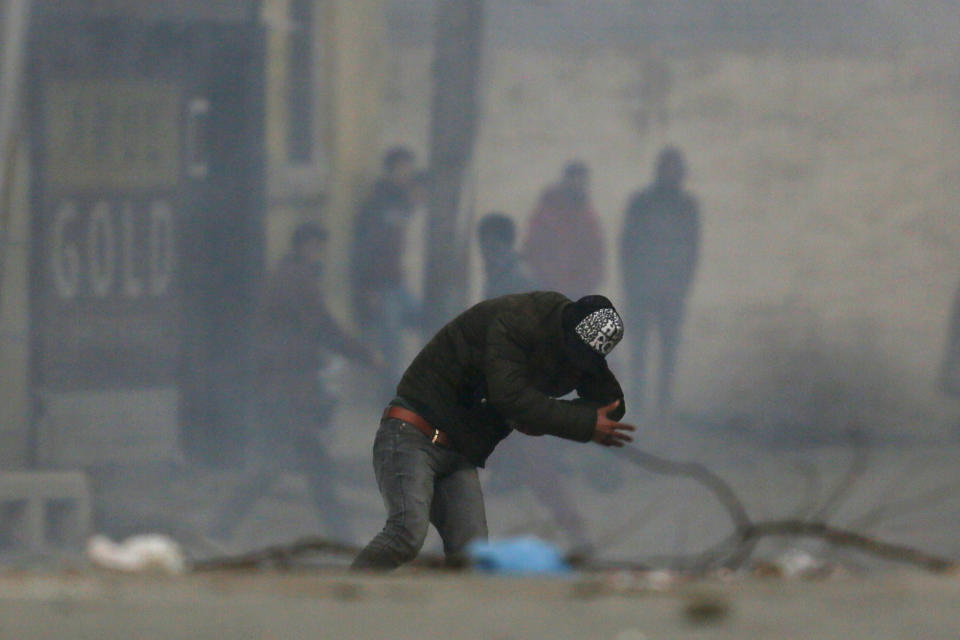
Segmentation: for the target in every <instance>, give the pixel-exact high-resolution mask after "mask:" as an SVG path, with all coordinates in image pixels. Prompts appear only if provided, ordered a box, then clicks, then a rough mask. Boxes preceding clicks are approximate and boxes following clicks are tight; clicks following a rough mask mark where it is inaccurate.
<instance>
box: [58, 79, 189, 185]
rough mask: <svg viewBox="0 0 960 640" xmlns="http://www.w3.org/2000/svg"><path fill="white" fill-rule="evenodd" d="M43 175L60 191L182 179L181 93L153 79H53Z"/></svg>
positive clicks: (148, 183) (150, 183) (152, 183)
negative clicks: (63, 80)
mask: <svg viewBox="0 0 960 640" xmlns="http://www.w3.org/2000/svg"><path fill="white" fill-rule="evenodd" d="M43 108H44V115H45V118H44V120H45V124H46V156H47V165H46V171H47V176H48V184H49V185H50V186H51V187H53V188H59V189H108V190H109V189H120V190H129V189H163V188H171V187H174V186H175V185H176V184H177V182H178V180H179V177H180V122H181V114H180V90H179V88H178V87H177V86H176V85H173V84H169V83H164V82H157V81H149V80H110V81H105V80H97V81H76V82H53V83H50V84H49V85H48V86H47V87H46V90H45V91H44V104H43Z"/></svg>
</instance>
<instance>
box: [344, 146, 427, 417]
mask: <svg viewBox="0 0 960 640" xmlns="http://www.w3.org/2000/svg"><path fill="white" fill-rule="evenodd" d="M414 161H415V157H414V155H413V152H412V151H410V150H409V149H407V148H406V147H394V148H392V149H390V150H389V151H387V153H386V154H385V155H384V157H383V175H382V176H381V177H380V179H379V180H377V182H376V184H374V186H373V189H372V190H371V192H370V194H369V196H368V197H367V198H366V199H365V200H364V201H363V204H362V205H361V207H360V211H359V213H358V214H357V218H356V220H355V222H354V232H353V250H352V254H351V274H350V276H351V286H352V292H353V303H354V309H355V311H356V312H357V316H358V319H359V321H360V323H361V326H362V328H363V333H364V336H365V339H366V340H367V341H368V343H369V344H372V345H373V346H374V347H375V348H376V350H377V351H378V352H380V353H382V354H383V357H384V358H385V359H386V362H387V366H386V368H385V369H384V372H383V375H382V376H381V379H380V384H379V385H378V387H379V390H378V394H379V395H380V396H382V397H383V399H384V400H385V399H387V398H390V397H391V396H392V395H393V384H394V383H395V382H396V380H397V379H398V378H399V377H400V374H401V373H402V372H403V363H404V360H405V358H404V346H403V334H404V329H405V328H406V327H411V326H416V324H417V323H418V321H419V315H420V308H419V307H420V303H419V302H418V301H417V300H416V299H415V298H414V296H413V294H412V293H411V292H410V291H409V289H408V288H407V284H406V273H405V270H404V267H403V263H404V261H403V258H404V253H405V251H406V234H407V227H408V224H409V222H410V218H411V217H412V215H413V212H414V210H415V209H416V206H417V201H416V197H415V196H416V194H417V189H416V186H417V184H416V172H415V165H414Z"/></svg>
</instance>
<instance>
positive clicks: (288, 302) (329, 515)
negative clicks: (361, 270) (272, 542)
mask: <svg viewBox="0 0 960 640" xmlns="http://www.w3.org/2000/svg"><path fill="white" fill-rule="evenodd" d="M326 242H327V232H326V230H325V229H324V228H323V227H321V226H320V225H318V224H316V223H305V224H302V225H300V226H298V227H297V228H296V229H295V230H294V232H293V234H292V236H291V240H290V251H289V253H288V254H287V255H286V256H285V257H284V258H283V259H282V260H281V261H280V263H279V264H278V265H277V267H276V269H275V270H274V271H273V273H271V274H270V275H269V277H268V278H267V280H266V282H265V283H264V285H263V287H262V291H261V294H260V297H259V301H258V306H257V315H256V319H255V327H256V328H255V334H254V340H255V342H254V345H253V354H254V370H255V374H256V377H255V381H256V398H255V403H256V416H257V421H256V428H255V431H254V432H253V433H252V434H250V438H249V439H248V440H249V446H248V457H247V467H246V469H245V472H244V474H243V478H242V479H241V482H240V484H239V485H238V486H237V487H236V488H235V489H234V491H233V493H232V494H231V495H230V497H229V498H228V499H227V500H226V501H225V502H224V503H223V505H222V506H221V508H220V510H219V512H218V514H217V515H216V517H215V519H214V523H213V528H212V530H211V535H213V536H214V537H216V538H218V539H220V540H229V539H230V538H231V537H232V536H233V533H234V530H235V529H236V527H237V526H238V525H239V524H240V522H241V521H242V520H243V518H244V516H246V514H247V513H248V512H249V511H250V510H251V509H252V508H253V506H254V504H255V503H256V501H257V500H258V499H259V498H261V497H263V496H264V495H266V494H267V493H268V492H269V490H270V488H271V487H272V485H273V483H274V481H275V480H276V479H277V478H278V477H279V476H280V474H282V473H284V472H287V471H290V470H291V469H296V470H298V471H300V472H301V473H303V474H305V475H306V478H307V487H308V490H309V492H310V497H311V499H312V500H313V502H314V504H315V505H316V507H317V511H318V513H319V515H320V518H321V520H322V521H323V523H324V524H325V525H326V528H327V531H328V533H329V534H330V535H331V536H333V537H334V538H336V539H338V540H341V541H348V540H351V539H352V533H351V530H350V527H349V525H348V521H349V520H348V515H349V510H348V509H347V508H346V506H345V505H344V504H343V503H342V502H341V501H340V499H339V498H338V497H337V493H336V486H335V471H334V464H333V460H332V459H331V458H330V457H329V456H328V454H327V452H326V446H325V444H324V439H325V436H326V433H325V432H326V431H327V430H328V428H329V427H330V424H331V421H332V418H333V414H334V410H335V406H336V402H337V398H336V397H335V394H334V393H333V392H332V391H331V390H330V389H329V388H327V386H326V385H325V384H324V381H323V379H322V378H321V376H320V373H321V369H322V367H323V365H324V363H325V360H328V359H329V358H330V357H331V354H332V353H337V354H340V355H342V356H344V357H346V358H350V359H353V360H356V361H358V362H361V363H364V364H366V365H370V366H373V367H379V368H382V362H381V358H380V356H379V354H377V353H375V352H372V351H371V350H369V349H368V348H366V347H365V346H364V345H363V344H361V343H360V342H359V341H357V340H356V339H354V338H353V337H352V336H351V335H350V334H349V333H347V332H346V331H344V330H343V329H342V328H341V327H340V326H339V325H338V324H337V322H336V320H334V318H333V316H331V315H330V313H329V311H328V310H327V307H326V303H325V302H324V296H323V292H322V290H321V288H320V273H321V266H322V265H321V258H322V256H323V250H324V246H325V244H326Z"/></svg>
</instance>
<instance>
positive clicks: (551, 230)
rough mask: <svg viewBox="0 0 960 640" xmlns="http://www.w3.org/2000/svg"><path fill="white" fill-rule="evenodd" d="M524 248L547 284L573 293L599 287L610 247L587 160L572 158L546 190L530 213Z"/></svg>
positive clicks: (575, 295)
mask: <svg viewBox="0 0 960 640" xmlns="http://www.w3.org/2000/svg"><path fill="white" fill-rule="evenodd" d="M522 253H523V257H524V258H525V259H526V261H527V264H528V265H529V266H530V269H531V271H533V277H534V279H535V280H536V281H537V282H539V283H540V285H541V286H542V287H543V288H545V289H549V290H551V291H559V292H560V293H563V294H565V295H567V296H570V297H572V298H578V297H580V296H583V295H586V294H587V293H590V292H592V291H597V290H599V289H600V284H601V283H602V282H603V278H604V273H605V270H606V264H605V261H604V255H605V254H606V252H605V251H604V244H603V235H602V232H601V230H600V222H599V220H598V219H597V214H596V213H595V212H594V211H593V207H592V205H591V204H590V170H589V169H588V168H587V166H586V165H585V164H584V163H582V162H579V161H573V162H570V163H568V164H567V165H566V167H564V169H563V175H562V177H561V179H560V181H559V182H557V183H556V184H553V185H551V186H549V187H547V188H546V189H544V191H543V193H542V194H541V196H540V200H539V202H538V203H537V207H536V209H534V211H533V213H532V214H531V216H530V224H529V226H528V228H527V236H526V239H525V240H524V243H523V250H522Z"/></svg>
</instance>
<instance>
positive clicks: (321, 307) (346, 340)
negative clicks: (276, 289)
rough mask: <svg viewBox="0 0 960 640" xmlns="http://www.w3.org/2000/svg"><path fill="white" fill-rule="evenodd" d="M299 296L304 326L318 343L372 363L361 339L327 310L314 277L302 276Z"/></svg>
mask: <svg viewBox="0 0 960 640" xmlns="http://www.w3.org/2000/svg"><path fill="white" fill-rule="evenodd" d="M298 288H299V293H298V295H299V298H300V299H301V300H302V305H303V306H302V315H301V318H300V321H301V323H302V326H303V327H304V328H305V329H306V330H307V331H308V332H309V333H311V334H313V336H314V337H315V338H316V340H317V343H318V344H319V345H320V346H321V347H323V348H325V349H329V350H330V351H334V352H336V353H339V354H340V355H342V356H345V357H347V358H352V359H354V360H358V361H360V362H364V363H366V364H370V363H371V362H372V360H373V357H372V355H371V353H370V350H369V349H367V348H366V346H364V344H363V343H361V342H360V341H359V340H357V339H356V338H354V337H353V336H351V335H350V334H348V333H347V332H346V331H344V330H343V329H342V328H340V325H339V324H338V323H337V321H336V319H335V318H334V317H333V316H332V315H331V314H330V311H329V310H327V305H326V304H325V303H324V300H323V294H322V293H321V292H320V287H319V286H318V285H317V284H316V282H315V281H313V279H312V278H301V281H300V283H299V287H298Z"/></svg>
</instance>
